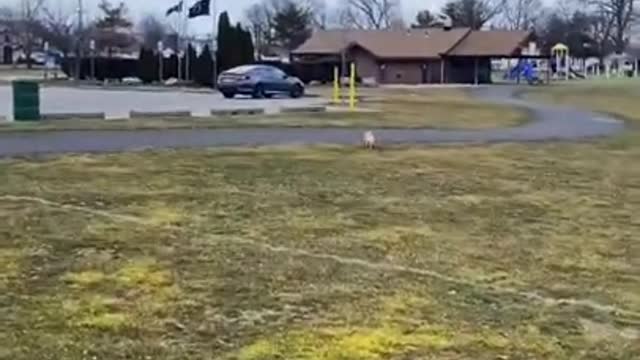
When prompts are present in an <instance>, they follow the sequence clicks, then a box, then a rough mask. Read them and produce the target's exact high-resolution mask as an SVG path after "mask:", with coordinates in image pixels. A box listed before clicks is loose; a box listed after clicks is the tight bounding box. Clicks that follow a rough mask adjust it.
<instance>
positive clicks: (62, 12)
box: [40, 3, 77, 57]
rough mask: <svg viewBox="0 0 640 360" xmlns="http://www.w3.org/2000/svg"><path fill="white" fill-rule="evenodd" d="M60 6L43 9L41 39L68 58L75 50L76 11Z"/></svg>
mask: <svg viewBox="0 0 640 360" xmlns="http://www.w3.org/2000/svg"><path fill="white" fill-rule="evenodd" d="M58 5H59V6H57V7H55V8H53V7H50V6H45V7H43V9H42V13H43V19H42V23H43V27H42V33H41V34H40V37H41V38H42V39H43V40H45V41H47V42H49V44H51V46H53V47H54V48H56V49H57V50H59V51H61V52H62V54H63V56H65V57H66V56H67V55H68V54H69V52H71V50H73V46H74V43H75V41H76V35H77V32H76V30H75V25H74V15H75V11H74V9H72V8H68V7H63V6H62V5H61V4H60V3H58Z"/></svg>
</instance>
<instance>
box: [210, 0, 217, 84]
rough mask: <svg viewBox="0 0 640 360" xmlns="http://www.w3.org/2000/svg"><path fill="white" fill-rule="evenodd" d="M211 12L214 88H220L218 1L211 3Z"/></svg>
mask: <svg viewBox="0 0 640 360" xmlns="http://www.w3.org/2000/svg"><path fill="white" fill-rule="evenodd" d="M211 10H212V11H211V12H212V15H213V31H212V32H211V41H212V42H213V44H212V47H211V49H212V50H213V88H214V89H215V88H217V87H218V40H217V35H218V9H217V7H216V0H212V2H211Z"/></svg>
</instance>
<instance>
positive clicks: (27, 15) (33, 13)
mask: <svg viewBox="0 0 640 360" xmlns="http://www.w3.org/2000/svg"><path fill="white" fill-rule="evenodd" d="M44 3H45V0H21V1H20V10H21V21H20V24H21V28H22V34H21V35H22V39H23V40H22V46H23V50H24V56H25V61H26V62H27V68H29V69H31V68H32V67H33V59H32V58H31V55H32V54H33V47H34V42H35V37H36V34H35V33H36V32H37V31H38V28H39V27H40V26H41V24H40V21H39V20H40V19H39V17H40V13H41V11H42V9H43V5H44Z"/></svg>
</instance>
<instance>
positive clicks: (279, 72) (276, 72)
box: [272, 69, 287, 79]
mask: <svg viewBox="0 0 640 360" xmlns="http://www.w3.org/2000/svg"><path fill="white" fill-rule="evenodd" d="M272 71H273V76H274V77H277V78H280V79H282V78H284V77H285V76H287V74H285V73H284V71H282V70H280V69H273V70H272Z"/></svg>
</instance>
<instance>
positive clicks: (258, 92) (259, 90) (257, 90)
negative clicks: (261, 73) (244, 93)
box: [251, 84, 265, 99]
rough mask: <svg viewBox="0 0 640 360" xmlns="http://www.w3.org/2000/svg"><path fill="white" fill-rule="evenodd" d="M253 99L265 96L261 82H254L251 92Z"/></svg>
mask: <svg viewBox="0 0 640 360" xmlns="http://www.w3.org/2000/svg"><path fill="white" fill-rule="evenodd" d="M251 96H252V97H253V98H254V99H262V98H263V97H265V93H264V86H262V84H256V86H255V87H254V88H253V94H252V95H251Z"/></svg>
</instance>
